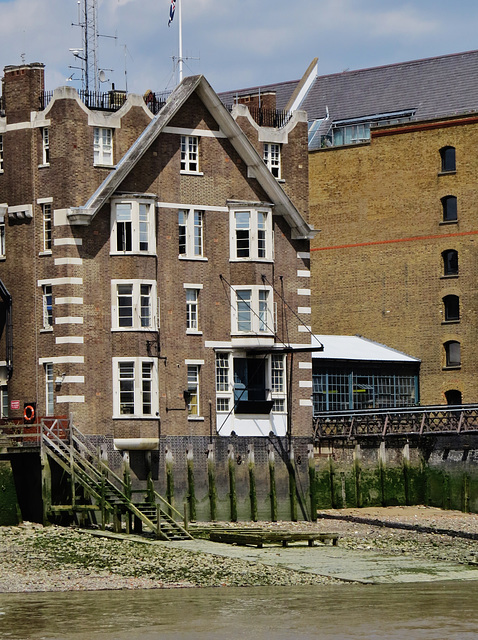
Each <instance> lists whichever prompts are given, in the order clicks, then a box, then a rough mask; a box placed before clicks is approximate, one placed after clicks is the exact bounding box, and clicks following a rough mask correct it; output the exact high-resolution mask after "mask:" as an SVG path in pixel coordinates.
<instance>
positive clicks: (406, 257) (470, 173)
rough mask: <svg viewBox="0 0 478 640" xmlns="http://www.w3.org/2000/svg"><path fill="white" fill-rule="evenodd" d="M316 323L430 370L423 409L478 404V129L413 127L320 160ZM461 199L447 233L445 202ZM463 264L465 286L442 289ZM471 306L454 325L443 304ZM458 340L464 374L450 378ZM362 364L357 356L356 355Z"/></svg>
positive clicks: (477, 123) (467, 123)
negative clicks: (455, 258) (450, 154)
mask: <svg viewBox="0 0 478 640" xmlns="http://www.w3.org/2000/svg"><path fill="white" fill-rule="evenodd" d="M447 145H450V146H454V147H455V148H456V172H455V173H449V174H441V161H440V154H439V150H440V148H442V147H444V146H447ZM309 174H310V205H311V209H310V212H311V215H310V221H311V223H312V224H314V226H315V227H316V228H319V229H321V232H320V233H319V234H318V235H317V237H316V238H315V240H314V241H313V242H312V243H311V251H312V254H311V263H312V266H311V269H312V313H313V317H312V322H313V329H314V331H315V332H317V333H324V334H327V333H333V334H347V335H348V334H361V335H363V336H365V337H367V338H369V339H372V340H376V341H378V342H382V343H384V344H386V345H387V346H390V347H393V348H395V349H399V350H400V351H404V352H406V353H408V354H410V355H412V356H415V357H418V358H420V359H421V360H422V365H421V376H420V377H421V403H422V404H441V403H444V402H445V396H444V393H445V391H447V390H450V389H457V390H459V391H461V392H462V397H463V402H466V403H468V402H476V401H477V400H478V377H477V376H476V371H477V365H478V345H477V330H478V319H477V309H478V290H477V285H476V282H477V268H478V224H477V220H478V207H477V202H476V178H477V175H478V119H477V118H474V117H473V118H472V117H470V118H468V119H450V120H448V121H442V122H435V123H433V124H431V125H430V124H428V125H423V124H422V125H420V124H419V123H413V124H411V123H408V124H406V125H402V126H395V127H390V128H387V129H383V130H380V131H378V132H377V133H376V134H374V135H373V137H372V141H371V143H370V144H366V145H360V146H354V147H342V148H335V149H324V150H319V151H316V152H312V153H311V154H310V158H309ZM446 195H454V196H456V197H457V199H458V221H457V222H455V223H446V224H443V222H442V218H443V214H442V206H441V202H440V199H441V198H442V197H443V196H446ZM447 249H455V250H457V251H458V254H459V275H458V277H446V278H445V277H443V262H442V257H441V254H442V252H443V251H445V250H447ZM448 294H455V295H458V296H459V298H460V316H461V318H460V322H458V323H453V324H452V323H444V322H443V320H444V315H443V302H442V299H443V296H445V295H448ZM447 340H458V341H459V342H460V343H461V360H462V365H461V368H459V369H453V370H451V369H448V370H447V369H445V368H444V364H445V362H444V359H445V355H444V347H443V344H444V342H446V341H447ZM351 356H352V354H351Z"/></svg>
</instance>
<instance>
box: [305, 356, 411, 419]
mask: <svg viewBox="0 0 478 640" xmlns="http://www.w3.org/2000/svg"><path fill="white" fill-rule="evenodd" d="M312 379H313V389H312V400H313V404H314V415H317V414H318V413H322V412H324V411H349V410H350V411H353V410H361V409H380V408H389V407H390V408H391V407H409V406H414V405H417V404H418V403H419V377H418V366H417V365H404V364H393V363H386V364H385V363H384V364H383V365H380V364H377V363H365V362H362V363H352V362H341V363H340V364H337V363H328V364H327V363H326V362H324V361H320V362H318V361H317V360H316V361H315V362H314V363H313V376H312Z"/></svg>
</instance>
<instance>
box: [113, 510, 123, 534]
mask: <svg viewBox="0 0 478 640" xmlns="http://www.w3.org/2000/svg"><path fill="white" fill-rule="evenodd" d="M113 531H114V532H115V533H121V513H120V511H119V509H118V505H116V504H115V506H114V507H113Z"/></svg>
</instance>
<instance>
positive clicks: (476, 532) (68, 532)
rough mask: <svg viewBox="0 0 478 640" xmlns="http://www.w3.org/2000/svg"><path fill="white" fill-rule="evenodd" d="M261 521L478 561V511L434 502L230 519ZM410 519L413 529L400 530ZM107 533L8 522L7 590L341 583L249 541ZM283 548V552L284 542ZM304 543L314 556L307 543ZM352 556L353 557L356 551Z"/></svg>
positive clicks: (2, 565) (342, 543)
mask: <svg viewBox="0 0 478 640" xmlns="http://www.w3.org/2000/svg"><path fill="white" fill-rule="evenodd" d="M387 523H388V524H387ZM259 525H260V526H261V527H264V528H271V529H274V530H277V529H284V530H295V531H308V532H312V533H314V532H317V533H318V532H321V533H338V534H339V535H340V539H339V547H340V548H343V549H348V550H351V551H352V552H353V551H355V552H356V553H357V554H360V553H362V554H363V553H364V552H367V551H380V552H381V553H382V554H385V556H387V555H389V556H390V557H393V556H397V555H405V556H410V557H413V558H414V559H423V560H424V561H425V560H433V561H446V562H453V563H455V564H456V565H457V566H462V565H466V566H472V567H473V566H478V516H477V515H475V514H464V513H461V512H456V511H441V510H439V509H433V508H428V507H390V508H376V509H361V510H359V509H343V510H329V511H326V512H319V518H318V520H317V522H312V523H311V522H296V523H290V522H280V523H267V522H262V523H244V522H242V523H240V524H238V525H233V524H228V523H222V526H224V527H231V528H234V527H235V526H236V527H237V526H240V527H241V528H245V527H248V526H250V527H257V526H259ZM402 525H403V526H406V527H408V528H407V529H402V528H397V527H400V526H402ZM435 530H436V531H446V532H447V533H446V534H444V533H439V532H438V533H435V532H434V531H435ZM100 534H101V532H94V531H92V532H91V531H90V532H89V531H83V530H79V529H75V528H64V527H57V526H49V527H43V526H41V525H39V524H35V523H28V522H25V523H23V524H22V525H19V526H15V527H0V593H24V592H41V591H84V590H104V589H160V588H186V587H228V586H292V585H309V584H331V583H337V582H339V581H338V580H336V579H335V578H334V577H332V576H330V575H319V574H318V573H308V572H306V571H303V570H300V563H299V564H298V566H297V568H293V567H287V568H286V567H283V566H272V565H270V564H266V563H265V562H266V560H265V555H266V554H264V563H262V562H261V561H260V560H259V561H257V560H255V561H251V560H250V559H248V555H250V554H249V553H248V551H247V550H248V547H237V548H236V554H235V557H226V556H225V555H220V554H215V553H214V548H215V547H214V545H213V543H208V544H209V545H210V547H208V552H207V553H206V552H204V551H203V550H192V549H191V545H188V546H187V548H181V543H180V542H178V543H170V542H161V541H155V540H152V539H137V538H136V537H130V538H128V537H126V536H121V535H119V536H114V535H113V536H108V537H105V536H103V535H100ZM475 538H476V539H475ZM198 543H199V541H198ZM184 546H186V545H183V547H184ZM193 546H194V543H193ZM299 546H300V545H296V544H294V545H292V546H291V547H290V548H291V549H292V548H293V547H294V548H297V549H296V550H298V549H299ZM209 548H211V549H212V551H209ZM276 548H277V554H276V555H279V551H280V549H281V548H280V547H276ZM198 549H200V547H199V546H198ZM301 549H303V554H304V555H303V557H304V558H305V559H306V558H307V553H308V547H307V545H306V544H305V545H302V546H301ZM258 551H260V550H258ZM270 553H271V551H270V549H269V554H270ZM256 557H257V555H256ZM259 558H260V555H259ZM350 558H351V562H353V558H354V554H353V553H351V554H350Z"/></svg>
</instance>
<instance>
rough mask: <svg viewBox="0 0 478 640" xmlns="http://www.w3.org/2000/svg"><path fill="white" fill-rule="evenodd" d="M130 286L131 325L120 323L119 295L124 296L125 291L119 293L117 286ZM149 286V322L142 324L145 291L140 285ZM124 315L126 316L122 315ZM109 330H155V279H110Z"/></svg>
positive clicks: (156, 304) (156, 315) (156, 303)
mask: <svg viewBox="0 0 478 640" xmlns="http://www.w3.org/2000/svg"><path fill="white" fill-rule="evenodd" d="M127 286H131V292H132V293H131V302H132V304H131V312H132V315H131V322H132V325H131V326H121V324H120V322H121V321H120V307H121V306H122V305H121V304H120V300H119V298H120V297H123V298H126V295H127V294H126V293H123V294H121V293H120V292H119V287H127ZM143 286H146V287H150V293H149V307H148V308H149V319H150V323H149V324H148V325H144V324H143V322H144V320H145V319H146V314H144V313H143V309H144V308H146V307H145V304H144V298H145V292H144V291H142V287H143ZM124 317H126V316H124ZM111 330H112V331H157V330H158V298H157V287H156V281H155V280H112V281H111Z"/></svg>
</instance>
